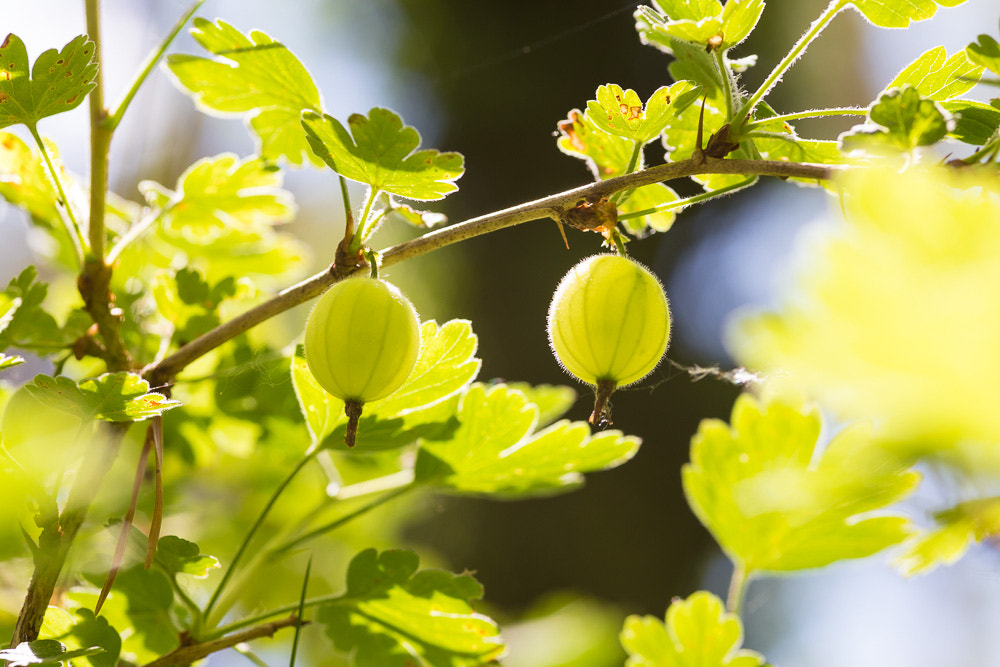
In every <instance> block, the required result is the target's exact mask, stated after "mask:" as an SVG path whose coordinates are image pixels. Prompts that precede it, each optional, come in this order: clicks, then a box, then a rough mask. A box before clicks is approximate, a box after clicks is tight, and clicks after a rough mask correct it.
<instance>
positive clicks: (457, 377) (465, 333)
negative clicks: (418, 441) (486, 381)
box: [365, 320, 483, 416]
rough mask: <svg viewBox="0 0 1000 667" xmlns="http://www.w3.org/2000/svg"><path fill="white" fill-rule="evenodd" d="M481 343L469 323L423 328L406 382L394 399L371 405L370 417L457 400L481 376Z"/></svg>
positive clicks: (425, 325)
mask: <svg viewBox="0 0 1000 667" xmlns="http://www.w3.org/2000/svg"><path fill="white" fill-rule="evenodd" d="M478 344H479V339H478V338H477V337H476V334H475V333H473V331H472V322H470V321H468V320H449V321H447V322H445V323H444V325H443V326H438V323H437V322H435V321H434V320H428V321H427V322H424V323H423V324H422V325H421V326H420V356H419V357H417V363H416V364H415V365H414V367H413V370H412V371H410V375H409V376H408V377H407V378H406V381H405V382H403V384H402V385H401V386H400V387H399V389H397V390H396V391H394V392H393V393H392V394H391V395H389V396H386V397H385V398H383V399H382V400H379V401H375V402H373V403H369V404H368V405H367V406H366V407H365V410H366V411H370V414H377V415H385V416H403V415H407V414H409V413H411V412H416V411H417V410H422V409H424V408H427V407H430V406H432V405H434V404H436V403H439V402H440V401H443V400H445V399H447V398H449V397H451V396H454V395H455V394H456V393H458V392H459V391H460V390H461V389H463V388H464V387H466V386H467V385H468V384H469V383H470V382H472V381H473V380H474V379H476V376H477V375H479V369H480V367H481V366H482V363H483V362H482V360H481V359H479V358H478V357H476V348H477V347H478Z"/></svg>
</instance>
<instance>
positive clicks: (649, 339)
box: [548, 254, 670, 424]
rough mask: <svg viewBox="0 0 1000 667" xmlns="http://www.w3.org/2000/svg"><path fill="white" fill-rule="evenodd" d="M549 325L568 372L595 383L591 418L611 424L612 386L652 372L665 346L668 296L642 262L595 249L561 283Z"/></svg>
mask: <svg viewBox="0 0 1000 667" xmlns="http://www.w3.org/2000/svg"><path fill="white" fill-rule="evenodd" d="M548 331H549V343H550V345H551V346H552V351H553V352H554V353H555V355H556V358H557V359H558V360H559V363H560V364H561V365H562V367H563V368H564V369H565V370H566V372H568V373H569V374H570V375H573V376H574V377H576V378H578V379H580V380H582V381H583V382H586V383H588V384H591V385H594V386H595V387H596V388H597V399H596V401H595V403H594V412H593V414H591V415H590V423H592V424H593V423H595V422H599V423H601V424H610V423H611V413H610V409H609V407H608V399H609V398H610V397H611V394H612V392H614V390H615V389H616V388H618V387H622V386H625V385H629V384H632V383H634V382H638V381H639V380H641V379H642V378H644V377H646V376H647V375H649V373H651V372H652V371H653V369H654V368H656V366H657V364H659V363H660V359H662V358H663V354H664V353H665V352H666V350H667V344H668V343H669V342H670V309H669V305H668V304H667V296H666V294H665V293H664V291H663V286H662V285H661V284H660V281H659V280H658V279H657V278H656V276H654V275H653V274H652V273H650V272H649V270H647V269H646V268H645V267H643V266H642V265H641V264H639V263H637V262H635V261H633V260H631V259H628V258H626V257H622V256H620V255H610V254H608V255H594V256H591V257H588V258H586V259H584V260H583V261H581V262H580V263H579V264H577V265H576V266H574V267H573V268H572V269H570V271H569V273H567V274H566V275H565V276H564V277H563V279H562V281H561V282H560V283H559V287H557V288H556V292H555V294H554V295H553V296H552V304H551V305H550V306H549V316H548Z"/></svg>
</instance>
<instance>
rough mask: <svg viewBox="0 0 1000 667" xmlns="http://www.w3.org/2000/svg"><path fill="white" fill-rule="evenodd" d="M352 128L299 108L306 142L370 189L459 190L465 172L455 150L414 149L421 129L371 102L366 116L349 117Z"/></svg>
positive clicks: (440, 193) (414, 195)
mask: <svg viewBox="0 0 1000 667" xmlns="http://www.w3.org/2000/svg"><path fill="white" fill-rule="evenodd" d="M347 125H348V127H349V128H350V133H348V131H347V129H345V128H344V126H343V125H341V124H340V121H338V120H337V119H336V118H333V117H332V116H329V115H327V114H323V115H320V114H319V113H318V112H316V111H304V112H303V113H302V127H304V128H305V131H306V135H307V137H308V140H309V145H310V146H311V147H312V150H313V152H314V153H315V154H316V155H317V156H319V157H320V159H322V160H323V162H325V163H326V164H327V165H328V166H329V167H330V168H331V169H333V170H334V171H335V172H337V173H338V174H340V175H341V176H343V177H344V178H349V179H351V180H352V181H358V182H359V183H365V184H367V185H369V186H371V187H372V189H373V190H378V191H384V192H389V193H392V194H395V195H399V196H400V197H405V198H406V199H416V200H419V201H431V200H435V199H443V198H444V197H445V196H446V195H448V194H450V193H452V192H455V191H456V190H458V186H457V185H455V181H456V180H458V178H459V177H460V176H461V175H462V174H463V173H464V172H465V166H464V159H463V158H462V156H461V155H460V154H458V153H441V152H439V151H436V150H433V149H424V150H421V151H418V150H417V147H418V146H419V145H420V133H419V132H417V130H416V129H415V128H413V127H410V126H409V125H403V120H402V119H401V118H400V117H399V116H398V115H396V114H395V113H394V112H393V111H390V110H389V109H383V108H380V107H375V108H373V109H371V110H370V111H369V112H368V115H367V116H364V115H362V114H352V115H351V116H350V117H349V118H348V119H347Z"/></svg>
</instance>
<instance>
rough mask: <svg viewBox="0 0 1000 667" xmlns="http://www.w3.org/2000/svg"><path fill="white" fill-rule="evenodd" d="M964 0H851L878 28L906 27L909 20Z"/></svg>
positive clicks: (927, 15)
mask: <svg viewBox="0 0 1000 667" xmlns="http://www.w3.org/2000/svg"><path fill="white" fill-rule="evenodd" d="M963 2H965V0H851V4H852V5H854V7H855V9H857V10H858V11H859V12H861V14H862V15H863V16H864V17H865V18H866V19H868V20H869V21H871V22H872V23H874V24H875V25H877V26H879V27H880V28H907V27H909V25H910V21H925V20H927V19H929V18H931V17H932V16H934V14H935V13H936V12H937V9H938V5H940V6H942V7H957V6H958V5H960V4H962V3H963Z"/></svg>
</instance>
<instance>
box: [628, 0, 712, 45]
mask: <svg viewBox="0 0 1000 667" xmlns="http://www.w3.org/2000/svg"><path fill="white" fill-rule="evenodd" d="M656 4H657V3H654V7H645V6H640V7H638V8H637V9H636V19H637V21H639V22H641V23H642V24H643V27H642V28H641V29H640V35H643V33H651V34H652V35H654V36H655V37H654V39H656V40H657V41H662V42H668V41H669V40H671V39H674V40H680V41H684V42H691V43H694V44H698V45H699V46H701V47H702V48H704V47H705V46H706V45H707V44H708V41H709V40H710V39H711V38H713V37H715V36H716V35H718V34H719V33H721V32H722V5H721V4H720V3H719V0H691V1H690V2H689V1H688V0H662V2H659V3H658V4H659V7H662V9H660V8H659V7H656ZM644 39H646V40H649V39H650V38H649V36H648V34H647V35H644Z"/></svg>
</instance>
